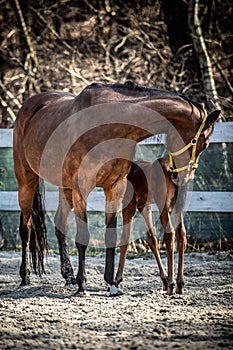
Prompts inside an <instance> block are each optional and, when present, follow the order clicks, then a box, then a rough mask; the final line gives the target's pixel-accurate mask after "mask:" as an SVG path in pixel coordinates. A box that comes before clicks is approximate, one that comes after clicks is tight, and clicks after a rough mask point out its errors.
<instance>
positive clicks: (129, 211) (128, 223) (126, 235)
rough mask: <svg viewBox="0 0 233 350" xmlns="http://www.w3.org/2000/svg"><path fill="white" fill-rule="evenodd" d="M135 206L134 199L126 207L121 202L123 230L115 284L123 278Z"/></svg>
mask: <svg viewBox="0 0 233 350" xmlns="http://www.w3.org/2000/svg"><path fill="white" fill-rule="evenodd" d="M136 208H137V206H136V202H135V200H132V201H131V202H130V203H129V204H128V205H127V206H126V207H124V203H123V209H122V217H123V230H122V235H121V241H120V260H119V264H118V270H117V273H116V279H115V281H116V285H118V284H119V283H121V282H122V280H123V274H124V267H125V260H126V254H127V250H128V246H129V241H130V233H131V230H132V226H133V219H134V215H135V212H136Z"/></svg>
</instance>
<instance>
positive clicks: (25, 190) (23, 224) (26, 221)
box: [18, 176, 38, 286]
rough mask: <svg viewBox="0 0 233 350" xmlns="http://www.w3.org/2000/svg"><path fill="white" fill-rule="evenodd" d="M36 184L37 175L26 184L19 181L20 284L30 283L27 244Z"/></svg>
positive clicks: (28, 242) (28, 249)
mask: <svg viewBox="0 0 233 350" xmlns="http://www.w3.org/2000/svg"><path fill="white" fill-rule="evenodd" d="M37 184H38V176H33V178H32V179H31V180H30V182H29V181H28V184H27V185H23V184H20V183H19V188H18V196H19V206H20V209H21V215H20V225H19V234H20V237H21V241H22V262H21V265H20V270H19V274H20V277H21V279H22V281H21V286H26V285H29V284H30V277H29V276H30V271H31V269H30V259H29V252H30V248H29V244H30V236H31V223H32V206H33V199H34V194H35V189H36V186H37Z"/></svg>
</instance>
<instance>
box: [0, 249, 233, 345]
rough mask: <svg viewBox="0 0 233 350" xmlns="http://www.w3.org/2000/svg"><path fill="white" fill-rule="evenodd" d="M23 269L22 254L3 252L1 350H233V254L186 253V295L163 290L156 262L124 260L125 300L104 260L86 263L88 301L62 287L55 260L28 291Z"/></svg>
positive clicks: (0, 267) (50, 259)
mask: <svg viewBox="0 0 233 350" xmlns="http://www.w3.org/2000/svg"><path fill="white" fill-rule="evenodd" d="M163 260H164V262H165V256H164V257H163ZM117 261H118V260H117V258H116V263H117ZM72 262H73V266H74V268H75V271H76V270H77V257H72ZM19 265H20V253H16V252H0V276H1V278H0V322H1V328H0V349H2V350H3V349H47V350H49V349H56V350H57V349H85V350H87V349H88V350H89V349H95V350H98V349H107V350H108V349H109V350H110V349H134V350H136V349H165V350H166V349H185V350H186V349H233V332H232V331H233V311H232V301H233V300H232V295H233V293H232V292H233V255H232V254H230V253H224V252H222V253H216V254H214V255H209V254H207V253H186V255H185V278H186V288H185V293H184V294H183V295H182V296H179V295H174V296H167V295H166V294H165V293H164V292H162V290H161V283H160V280H159V276H158V269H157V268H156V264H155V262H154V260H153V259H152V258H151V259H142V258H138V259H134V260H127V264H126V270H125V280H124V281H123V282H122V288H123V290H124V292H125V294H124V295H123V296H120V297H115V298H112V297H109V296H108V295H107V289H106V285H105V283H104V281H103V272H104V256H97V257H88V258H87V273H88V289H89V291H90V297H85V298H80V297H74V291H70V290H67V289H65V288H64V281H63V279H62V277H61V275H60V264H59V257H58V256H56V255H49V256H48V257H47V263H46V270H47V274H46V275H44V276H43V277H42V278H39V277H37V276H35V275H34V274H32V277H31V282H32V283H31V286H29V287H19V282H20V279H19V275H18V270H19Z"/></svg>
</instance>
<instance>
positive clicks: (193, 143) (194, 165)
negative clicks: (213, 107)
mask: <svg viewBox="0 0 233 350" xmlns="http://www.w3.org/2000/svg"><path fill="white" fill-rule="evenodd" d="M207 117H208V114H207V112H206V110H204V118H203V120H202V123H201V125H200V127H199V129H198V131H197V133H196V135H195V136H194V138H193V139H192V140H191V141H190V142H189V143H188V144H187V145H186V146H184V147H183V148H181V149H180V150H179V151H176V152H169V161H170V170H171V171H172V172H173V173H178V172H180V171H183V170H186V169H189V168H190V167H192V169H197V167H198V162H195V157H196V149H197V142H198V139H199V137H200V135H201V133H202V131H203V129H204V126H205V122H206V119H207ZM190 147H193V149H192V155H191V158H190V161H189V163H188V165H185V166H183V167H181V168H177V169H176V168H174V161H173V157H174V156H179V155H180V154H182V153H184V152H185V151H187V150H188V149H189V148H190Z"/></svg>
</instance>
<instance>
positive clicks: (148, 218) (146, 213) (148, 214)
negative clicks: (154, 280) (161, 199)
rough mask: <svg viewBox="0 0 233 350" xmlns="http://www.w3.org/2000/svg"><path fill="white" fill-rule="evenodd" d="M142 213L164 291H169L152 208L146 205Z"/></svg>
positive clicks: (141, 210)
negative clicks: (154, 226)
mask: <svg viewBox="0 0 233 350" xmlns="http://www.w3.org/2000/svg"><path fill="white" fill-rule="evenodd" d="M139 211H140V213H141V215H142V216H143V218H144V221H145V224H146V227H147V232H146V235H147V239H148V245H149V247H150V249H151V251H152V253H153V254H154V256H155V259H156V261H157V264H158V268H159V275H160V278H161V280H162V283H163V290H164V291H167V289H168V277H167V273H166V271H165V268H164V266H163V263H162V260H161V257H160V253H159V245H158V241H157V238H156V236H155V231H154V228H153V222H152V211H151V206H150V205H146V206H145V207H144V208H142V209H141V208H140V210H139Z"/></svg>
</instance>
